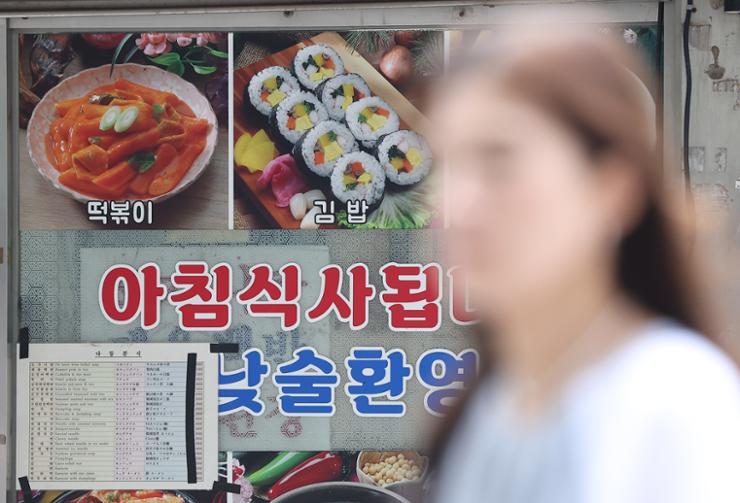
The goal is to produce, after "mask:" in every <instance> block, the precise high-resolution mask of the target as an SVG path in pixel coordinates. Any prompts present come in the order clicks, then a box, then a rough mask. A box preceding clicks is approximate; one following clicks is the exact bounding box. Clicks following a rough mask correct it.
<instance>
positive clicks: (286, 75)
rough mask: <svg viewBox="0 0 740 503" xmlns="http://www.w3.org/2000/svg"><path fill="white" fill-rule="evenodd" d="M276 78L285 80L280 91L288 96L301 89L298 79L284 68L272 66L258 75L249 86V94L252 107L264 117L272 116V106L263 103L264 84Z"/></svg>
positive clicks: (251, 80) (265, 102)
mask: <svg viewBox="0 0 740 503" xmlns="http://www.w3.org/2000/svg"><path fill="white" fill-rule="evenodd" d="M275 76H280V78H282V79H283V84H282V85H281V86H280V87H279V89H280V90H281V91H283V92H284V93H286V94H287V93H289V92H291V91H299V90H300V89H301V86H300V84H298V81H297V80H296V78H295V77H293V74H291V73H290V71H288V69H287V68H283V67H282V66H271V67H269V68H265V69H264V70H262V71H261V72H259V73H257V74H256V75H255V76H254V77H252V78H251V79H250V81H249V85H248V86H247V92H248V94H249V101H250V103H251V104H252V106H253V107H254V108H256V109H257V110H258V111H259V112H260V113H261V114H263V115H270V111H271V110H272V106H271V105H270V103H268V102H267V101H262V100H261V99H260V94H261V93H262V83H263V82H264V81H265V80H267V79H268V78H270V77H275Z"/></svg>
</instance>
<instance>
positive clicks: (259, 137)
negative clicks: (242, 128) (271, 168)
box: [234, 129, 276, 173]
mask: <svg viewBox="0 0 740 503" xmlns="http://www.w3.org/2000/svg"><path fill="white" fill-rule="evenodd" d="M275 155H276V150H275V145H274V144H273V143H272V142H271V141H270V138H269V136H267V133H266V132H265V130H264V129H260V130H259V131H257V133H255V135H254V136H251V137H250V135H249V133H244V134H243V135H241V136H240V137H239V139H238V140H237V141H236V144H234V162H236V164H237V165H238V166H243V167H245V168H247V169H248V170H249V172H250V173H256V172H257V171H262V170H263V169H265V166H267V163H269V162H270V161H271V160H273V159H274V158H275Z"/></svg>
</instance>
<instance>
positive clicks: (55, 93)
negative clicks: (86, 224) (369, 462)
mask: <svg viewBox="0 0 740 503" xmlns="http://www.w3.org/2000/svg"><path fill="white" fill-rule="evenodd" d="M109 74H110V66H109V65H104V66H99V67H97V68H90V69H89V70H83V71H81V72H79V73H78V74H76V75H73V76H71V77H69V78H67V79H64V80H63V81H61V82H60V83H59V84H57V86H56V87H54V88H52V89H51V90H50V91H49V92H47V93H46V95H45V96H44V97H43V99H42V100H41V101H40V102H39V104H38V105H36V108H35V109H34V111H33V114H32V115H31V120H30V121H29V122H28V128H27V130H26V132H27V135H26V144H27V147H28V152H29V154H30V156H31V160H32V161H33V163H34V165H35V166H36V169H37V170H38V171H39V173H41V175H42V176H43V177H44V178H46V179H47V180H49V181H50V182H51V184H52V185H53V186H54V187H55V188H57V189H59V190H62V191H64V192H66V193H67V194H69V195H70V196H72V197H73V198H75V199H76V200H78V201H81V202H86V201H90V200H91V199H92V198H91V197H89V196H86V195H85V194H81V193H79V192H77V191H75V190H72V189H70V188H69V187H65V186H64V185H62V184H61V183H59V180H58V179H59V172H58V171H57V170H56V168H55V167H54V166H53V165H52V164H51V163H50V162H49V160H48V158H47V156H46V141H44V138H45V137H46V134H47V133H48V132H49V126H50V125H51V122H52V121H53V120H54V119H55V118H56V111H55V110H54V104H55V103H57V102H60V101H64V100H68V99H73V98H79V97H80V96H84V95H85V94H87V93H88V92H89V91H90V90H91V89H94V88H96V87H98V86H102V85H104V84H110V83H111V82H113V81H115V80H117V79H128V80H130V81H131V82H135V83H137V84H142V85H145V86H148V87H151V88H153V89H158V90H161V91H168V92H171V93H174V94H176V95H177V96H178V97H179V98H180V99H181V100H182V101H184V102H185V103H187V105H188V106H189V107H190V108H192V109H193V112H194V113H195V115H196V117H198V118H199V119H206V120H207V121H208V124H210V127H209V128H208V135H207V137H206V146H205V148H204V149H203V152H201V153H200V155H199V156H198V157H197V158H196V159H195V161H194V162H193V165H192V166H191V167H190V169H189V170H188V172H187V173H186V174H185V176H184V177H183V179H182V180H180V183H178V184H177V185H176V186H175V188H174V189H172V190H171V191H169V192H167V193H166V194H162V195H161V196H156V197H153V198H150V199H148V200H150V201H152V202H155V203H156V202H159V201H164V200H165V199H168V198H170V197H172V196H174V195H175V194H177V193H178V192H181V191H183V190H185V189H186V188H188V187H189V186H190V185H192V183H193V182H195V180H197V179H198V177H199V176H200V175H201V174H203V171H204V170H205V168H206V166H207V165H208V162H209V161H210V160H211V156H212V155H213V151H214V149H215V148H216V139H217V137H218V127H217V123H216V114H215V113H214V112H213V108H211V104H210V103H209V102H208V99H206V97H205V96H203V94H201V92H200V91H198V89H196V87H195V86H194V85H193V84H191V83H190V82H188V81H187V80H185V79H183V78H182V77H179V76H178V75H175V74H174V73H171V72H168V71H166V70H163V69H161V68H158V67H156V66H149V65H137V64H133V63H127V64H124V65H116V67H115V69H114V71H113V75H112V76H110V75H109Z"/></svg>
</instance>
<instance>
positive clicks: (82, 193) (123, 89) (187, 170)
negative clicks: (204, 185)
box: [27, 64, 218, 202]
mask: <svg viewBox="0 0 740 503" xmlns="http://www.w3.org/2000/svg"><path fill="white" fill-rule="evenodd" d="M217 133H218V132H217V124H216V116H215V114H214V112H213V109H212V108H211V105H210V103H209V102H208V100H207V99H206V97H205V96H203V94H201V93H200V92H199V91H198V89H197V88H196V87H195V86H194V85H193V84H191V83H189V82H187V81H186V80H184V79H183V78H182V77H179V76H177V75H175V74H173V73H170V72H167V71H165V70H162V69H160V68H157V67H154V66H145V65H137V64H124V65H118V66H116V67H115V69H114V70H113V74H112V75H111V68H110V66H108V65H106V66H101V67H98V68H92V69H89V70H83V71H82V72H80V73H78V74H76V75H74V76H72V77H69V78H67V79H65V80H63V81H62V82H61V83H59V85H57V86H56V87H55V88H53V89H52V90H50V91H49V92H48V93H47V94H46V95H45V96H44V98H43V99H42V100H41V102H40V103H39V104H38V105H37V107H36V109H35V110H34V113H33V115H32V116H31V120H30V121H29V124H28V136H27V142H28V150H29V153H30V156H31V159H32V160H33V162H34V164H35V165H36V167H37V169H38V171H39V172H40V173H41V174H42V175H43V176H44V177H45V178H47V179H48V180H49V181H50V182H51V183H52V184H53V185H54V187H56V188H57V189H60V190H63V191H65V192H67V193H68V194H70V195H71V196H72V197H74V198H75V199H77V200H79V201H83V202H84V201H89V200H125V199H129V200H131V199H146V200H151V201H153V202H158V201H162V200H164V199H167V198H169V197H172V196H173V195H175V194H177V193H178V192H180V191H182V190H184V189H185V188H187V187H188V186H190V185H191V184H192V183H193V182H194V181H195V180H196V179H197V178H198V177H199V176H200V175H201V174H202V173H203V171H204V170H205V168H206V166H207V165H208V163H209V161H210V158H211V156H212V155H213V151H214V148H215V146H216V138H217Z"/></svg>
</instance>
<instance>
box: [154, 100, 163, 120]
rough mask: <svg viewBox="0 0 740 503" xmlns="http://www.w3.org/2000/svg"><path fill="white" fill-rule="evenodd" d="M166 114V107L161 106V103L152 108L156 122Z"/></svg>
mask: <svg viewBox="0 0 740 503" xmlns="http://www.w3.org/2000/svg"><path fill="white" fill-rule="evenodd" d="M163 113H164V105H160V104H159V103H155V104H154V105H153V106H152V115H153V116H154V120H156V121H157V122H159V118H160V117H161V116H162V114H163Z"/></svg>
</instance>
